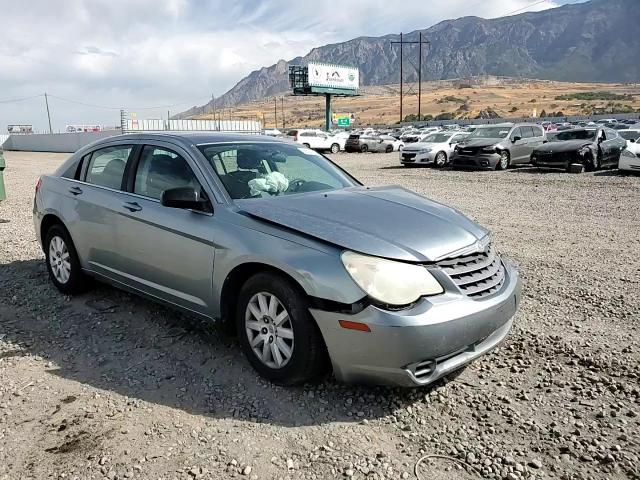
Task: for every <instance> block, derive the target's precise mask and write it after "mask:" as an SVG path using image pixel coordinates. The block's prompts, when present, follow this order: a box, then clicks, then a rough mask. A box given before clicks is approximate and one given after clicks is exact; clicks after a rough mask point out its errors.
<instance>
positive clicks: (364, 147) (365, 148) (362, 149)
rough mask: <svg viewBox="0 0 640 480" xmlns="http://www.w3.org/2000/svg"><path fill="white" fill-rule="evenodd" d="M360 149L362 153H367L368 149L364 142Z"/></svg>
mask: <svg viewBox="0 0 640 480" xmlns="http://www.w3.org/2000/svg"><path fill="white" fill-rule="evenodd" d="M360 151H361V152H362V153H367V152H368V151H369V147H368V146H367V145H366V144H364V145H362V146H361V147H360Z"/></svg>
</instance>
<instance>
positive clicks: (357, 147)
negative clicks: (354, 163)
mask: <svg viewBox="0 0 640 480" xmlns="http://www.w3.org/2000/svg"><path fill="white" fill-rule="evenodd" d="M390 138H392V140H385V139H384V138H381V137H374V136H370V135H361V134H357V133H354V134H351V135H349V138H348V139H347V142H346V144H345V146H344V150H345V152H361V153H366V152H373V153H380V152H384V153H391V152H393V151H394V149H395V147H394V144H395V142H396V139H395V138H393V137H390ZM401 143H403V144H404V142H402V141H401Z"/></svg>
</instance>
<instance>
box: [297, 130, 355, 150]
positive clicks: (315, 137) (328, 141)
mask: <svg viewBox="0 0 640 480" xmlns="http://www.w3.org/2000/svg"><path fill="white" fill-rule="evenodd" d="M287 136H288V137H289V138H290V139H292V140H293V141H294V142H297V143H300V144H302V145H304V146H305V147H307V148H311V149H313V150H317V151H320V152H327V151H329V152H331V153H338V152H339V151H340V150H344V143H345V142H346V140H343V139H341V138H336V137H334V136H333V135H329V134H328V133H326V132H323V131H322V130H308V129H302V130H289V131H288V132H287Z"/></svg>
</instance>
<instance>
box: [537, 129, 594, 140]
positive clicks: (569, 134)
mask: <svg viewBox="0 0 640 480" xmlns="http://www.w3.org/2000/svg"><path fill="white" fill-rule="evenodd" d="M595 135H596V131H595V130H567V131H566V132H561V133H557V134H556V140H557V141H564V140H592V141H593V140H595V138H596V136H595ZM547 138H549V134H547Z"/></svg>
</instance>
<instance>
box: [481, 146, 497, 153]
mask: <svg viewBox="0 0 640 480" xmlns="http://www.w3.org/2000/svg"><path fill="white" fill-rule="evenodd" d="M482 153H496V147H484V148H483V149H482Z"/></svg>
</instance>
